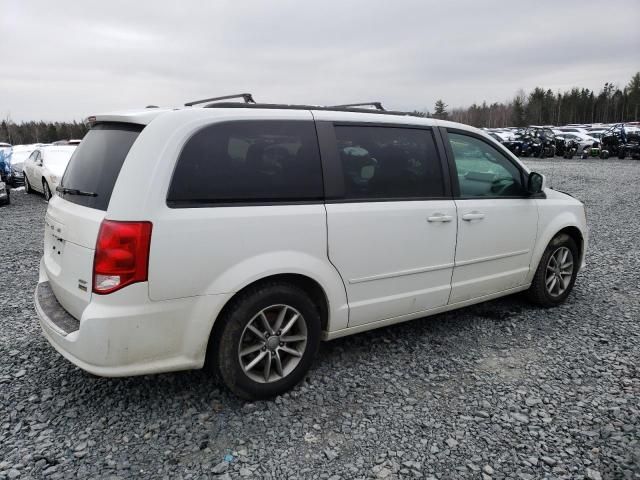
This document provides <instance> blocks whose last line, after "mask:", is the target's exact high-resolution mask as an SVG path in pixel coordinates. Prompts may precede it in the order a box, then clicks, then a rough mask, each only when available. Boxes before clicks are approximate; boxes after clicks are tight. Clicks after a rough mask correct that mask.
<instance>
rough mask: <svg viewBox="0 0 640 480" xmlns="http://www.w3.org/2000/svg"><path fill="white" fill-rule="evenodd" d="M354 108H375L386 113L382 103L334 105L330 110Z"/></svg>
mask: <svg viewBox="0 0 640 480" xmlns="http://www.w3.org/2000/svg"><path fill="white" fill-rule="evenodd" d="M354 107H374V108H375V109H376V110H380V111H382V112H386V110H385V108H384V107H383V106H382V103H381V102H366V103H349V104H346V105H332V106H331V107H330V108H354Z"/></svg>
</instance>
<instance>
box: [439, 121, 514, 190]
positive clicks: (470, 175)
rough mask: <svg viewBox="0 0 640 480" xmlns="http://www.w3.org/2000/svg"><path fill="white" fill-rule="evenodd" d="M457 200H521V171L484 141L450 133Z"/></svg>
mask: <svg viewBox="0 0 640 480" xmlns="http://www.w3.org/2000/svg"><path fill="white" fill-rule="evenodd" d="M449 142H450V144H451V149H452V150H453V156H454V158H455V163H456V169H457V170H458V180H459V183H460V196H461V197H463V198H476V197H513V196H523V195H524V188H523V186H522V185H523V183H522V175H521V173H520V170H519V169H518V168H517V167H516V166H515V165H514V164H513V163H511V161H510V160H509V159H507V157H505V156H504V155H503V154H502V153H501V152H499V151H498V150H497V149H495V148H494V147H492V146H491V145H489V144H488V143H485V142H484V141H482V140H480V139H477V138H474V137H470V136H467V135H461V134H458V133H451V132H449Z"/></svg>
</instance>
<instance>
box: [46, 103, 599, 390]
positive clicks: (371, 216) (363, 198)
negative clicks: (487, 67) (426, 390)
mask: <svg viewBox="0 0 640 480" xmlns="http://www.w3.org/2000/svg"><path fill="white" fill-rule="evenodd" d="M89 122H90V123H91V129H90V131H89V133H88V134H87V135H86V136H85V138H84V139H83V140H82V143H81V144H80V145H79V146H78V149H77V150H76V152H75V155H74V156H73V158H72V159H71V162H70V164H69V166H68V168H67V170H66V172H65V173H64V176H63V178H62V181H61V183H60V186H59V187H58V189H57V194H55V195H54V196H53V198H52V199H51V201H50V202H49V205H48V210H47V213H46V219H45V235H44V256H43V258H42V261H41V264H40V278H39V282H38V286H37V289H36V293H35V306H36V310H37V313H38V316H39V318H40V323H41V326H42V330H43V332H44V335H45V337H46V338H47V339H48V341H49V342H50V343H51V344H52V345H53V346H54V347H55V349H56V350H58V352H60V353H61V354H62V355H63V356H65V357H66V358H67V359H69V360H70V361H71V362H73V363H74V364H75V365H77V366H79V367H80V368H82V369H84V370H87V371H89V372H91V373H94V374H96V375H102V376H126V375H140V374H148V373H155V372H167V371H174V370H183V369H197V368H202V367H203V366H205V365H206V366H207V368H211V369H212V371H213V372H216V373H217V374H219V376H220V377H221V379H222V381H223V382H224V383H225V384H226V385H227V386H228V387H229V389H231V390H232V391H233V392H235V393H236V394H238V395H239V396H241V397H244V398H266V397H271V396H273V395H277V394H280V393H282V392H285V391H286V390H288V389H290V388H291V387H293V386H294V385H295V384H296V383H297V382H299V381H300V380H301V379H302V378H303V376H304V375H305V373H306V372H307V370H308V369H309V367H310V365H311V362H312V360H313V357H314V355H315V354H316V351H317V349H318V344H319V342H320V340H331V339H334V338H337V337H341V336H344V335H350V334H352V333H357V332H362V331H365V330H369V329H373V328H378V327H382V326H385V325H390V324H393V323H397V322H403V321H406V320H411V319H416V318H420V317H424V316H427V315H432V314H435V313H439V312H443V311H447V310H453V309H456V308H460V307H464V306H467V305H471V304H474V303H478V302H484V301H487V300H491V299H494V298H497V297H501V296H504V295H509V294H512V293H515V292H520V291H524V290H527V291H528V293H529V297H530V298H531V299H532V300H534V301H535V302H536V303H537V304H539V305H541V306H544V307H549V306H554V305H558V304H560V303H562V302H563V301H565V299H566V298H567V296H568V295H569V293H570V291H571V289H572V287H573V284H574V282H575V279H576V274H577V273H578V270H579V269H580V268H581V266H582V265H583V264H584V258H585V250H586V246H587V226H586V219H585V211H584V206H583V204H582V203H580V202H579V201H578V200H576V199H575V198H573V197H571V196H570V195H568V194H565V193H561V192H558V191H555V190H552V189H550V188H546V186H545V185H544V178H543V177H542V176H541V175H540V174H538V173H535V172H530V171H529V169H527V167H525V166H524V165H523V164H522V163H520V161H519V160H518V158H516V157H515V156H514V155H513V154H511V153H510V152H509V151H508V150H507V149H505V148H504V147H502V146H501V145H500V144H499V143H498V142H496V141H495V140H493V139H492V138H491V137H489V136H488V135H486V134H485V133H483V132H482V131H480V130H478V129H475V128H472V127H469V126H466V125H461V124H456V123H451V122H445V121H439V120H434V119H428V118H419V117H416V116H411V115H406V114H401V113H395V112H386V111H373V110H368V109H363V108H357V107H349V106H346V107H314V106H304V105H299V106H297V105H274V104H253V103H248V104H243V103H232V102H216V101H214V99H209V100H208V101H207V102H205V105H204V107H199V106H194V107H191V106H189V107H188V108H177V109H174V108H170V109H162V108H148V109H143V110H137V111H130V112H122V113H108V114H104V115H96V116H94V117H90V119H89Z"/></svg>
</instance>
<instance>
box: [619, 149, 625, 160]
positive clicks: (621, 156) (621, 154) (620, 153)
mask: <svg viewBox="0 0 640 480" xmlns="http://www.w3.org/2000/svg"><path fill="white" fill-rule="evenodd" d="M626 156H627V152H625V151H624V150H620V151H619V152H618V158H619V159H620V160H624V159H625V157H626Z"/></svg>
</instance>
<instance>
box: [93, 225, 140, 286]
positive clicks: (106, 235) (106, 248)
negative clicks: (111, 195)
mask: <svg viewBox="0 0 640 480" xmlns="http://www.w3.org/2000/svg"><path fill="white" fill-rule="evenodd" d="M151 228H152V224H151V222H117V221H113V220H103V221H102V224H101V225H100V232H99V233H98V241H97V242H96V253H95V257H94V259H93V292H94V293H99V294H106V293H111V292H115V291H116V290H119V289H121V288H122V287H125V286H127V285H131V284H132V283H136V282H145V281H146V280H147V273H148V269H149V247H150V245H151Z"/></svg>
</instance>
